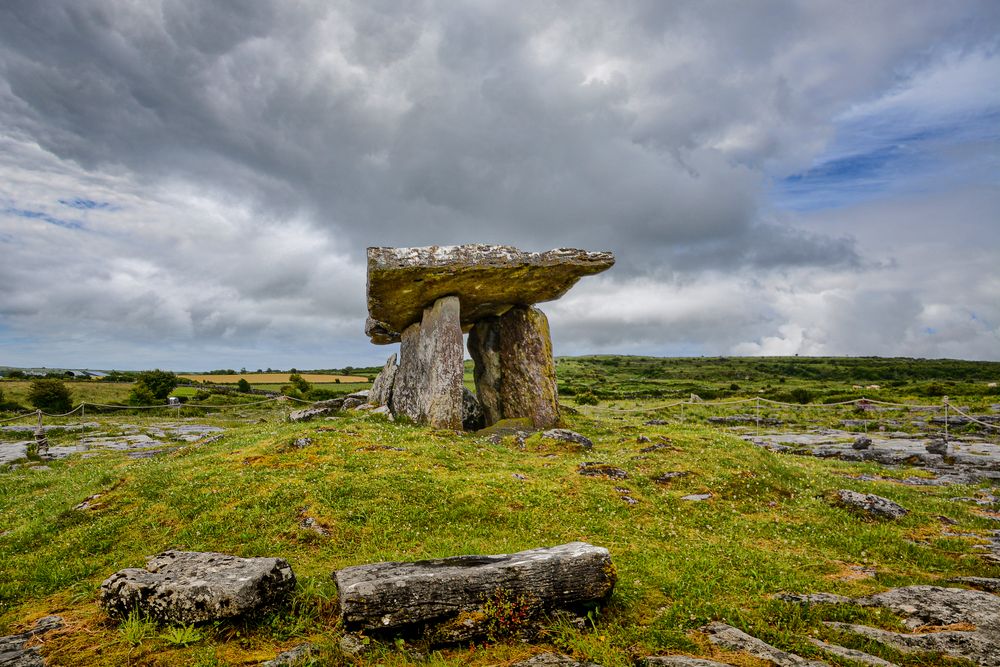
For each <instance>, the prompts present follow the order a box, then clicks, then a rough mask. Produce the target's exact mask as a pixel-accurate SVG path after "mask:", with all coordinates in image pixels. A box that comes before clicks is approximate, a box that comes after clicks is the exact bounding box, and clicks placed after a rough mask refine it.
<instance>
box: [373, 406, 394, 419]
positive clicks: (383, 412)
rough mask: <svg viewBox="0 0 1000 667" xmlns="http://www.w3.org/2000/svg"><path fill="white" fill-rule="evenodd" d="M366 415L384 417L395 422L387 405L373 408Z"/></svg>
mask: <svg viewBox="0 0 1000 667" xmlns="http://www.w3.org/2000/svg"><path fill="white" fill-rule="evenodd" d="M368 414H370V415H378V416H380V417H384V418H386V419H388V420H389V421H391V422H393V421H396V418H395V417H393V416H392V410H390V409H389V406H388V405H383V406H381V407H377V408H373V409H372V410H371V411H369V413H368Z"/></svg>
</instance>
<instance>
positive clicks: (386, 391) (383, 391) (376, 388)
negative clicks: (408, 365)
mask: <svg viewBox="0 0 1000 667" xmlns="http://www.w3.org/2000/svg"><path fill="white" fill-rule="evenodd" d="M398 370H399V366H397V365H396V353H395V352H393V353H392V354H391V355H390V356H389V358H388V359H386V362H385V365H384V366H383V367H382V370H381V371H380V372H379V374H378V375H377V376H376V377H375V381H374V382H373V383H372V388H371V391H370V392H368V403H369V404H370V405H373V406H375V407H376V408H380V407H382V406H383V405H389V399H390V398H392V386H393V384H395V382H396V372H397V371H398Z"/></svg>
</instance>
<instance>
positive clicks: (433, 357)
mask: <svg viewBox="0 0 1000 667" xmlns="http://www.w3.org/2000/svg"><path fill="white" fill-rule="evenodd" d="M614 263H615V258H614V255H612V254H611V253H610V252H588V251H586V250H576V249H570V248H560V249H558V250H549V251H548V252H540V253H534V252H523V251H521V250H518V249H517V248H512V247H510V246H496V245H462V246H428V247H424V248H368V320H367V322H366V324H365V333H366V334H367V335H368V336H369V337H370V338H371V340H372V342H373V343H375V344H378V345H384V344H390V343H397V342H398V343H400V350H399V364H398V365H397V364H396V355H392V356H390V357H389V360H388V361H387V362H386V364H385V367H384V368H383V369H382V372H381V373H380V374H379V375H378V377H377V378H376V379H375V382H374V384H373V386H372V391H371V393H370V394H369V397H368V401H369V403H370V404H371V405H373V406H375V407H381V406H383V405H385V406H388V407H389V408H390V410H391V411H392V413H393V414H394V415H395V416H397V417H399V416H405V417H407V418H409V419H411V420H412V421H414V422H416V423H420V424H427V425H430V426H432V427H435V428H444V429H454V430H459V429H462V428H463V427H464V428H466V429H467V430H468V429H472V428H481V427H484V426H491V425H493V424H495V423H496V422H498V421H500V420H502V419H517V418H528V419H530V420H531V422H532V424H533V425H534V427H535V428H540V429H544V428H551V427H553V426H555V425H557V424H558V422H559V403H558V393H557V390H556V373H555V362H554V360H553V358H552V341H551V338H550V336H549V323H548V319H547V318H546V317H545V314H544V313H543V312H542V311H541V310H539V309H538V308H536V307H535V305H534V304H536V303H541V302H544V301H553V300H555V299H558V298H559V297H561V296H562V295H563V294H565V293H566V292H567V291H568V290H569V289H570V288H571V287H572V286H573V285H575V284H576V282H577V281H578V280H579V279H580V278H582V277H583V276H588V275H593V274H595V273H600V272H601V271H605V270H606V269H609V268H611V266H613V265H614ZM465 333H468V334H469V341H468V348H469V354H470V356H471V357H472V360H473V363H474V365H475V370H474V379H475V385H476V395H475V396H472V395H471V393H469V392H468V391H467V390H464V387H463V384H462V378H463V374H464V367H463V359H464V350H463V346H462V342H463V334H465ZM470 396H471V398H472V399H475V400H474V401H473V400H470ZM477 404H478V408H477V407H476V405H477Z"/></svg>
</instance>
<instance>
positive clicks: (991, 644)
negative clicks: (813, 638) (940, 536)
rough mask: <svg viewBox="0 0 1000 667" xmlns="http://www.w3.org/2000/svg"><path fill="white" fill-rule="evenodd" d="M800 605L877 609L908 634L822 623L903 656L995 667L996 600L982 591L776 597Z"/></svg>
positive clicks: (999, 654) (923, 589)
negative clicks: (921, 654) (936, 656)
mask: <svg viewBox="0 0 1000 667" xmlns="http://www.w3.org/2000/svg"><path fill="white" fill-rule="evenodd" d="M776 597H777V598H779V599H783V600H786V601H789V602H797V603H800V604H855V605H859V606H863V607H881V608H884V609H888V610H890V611H892V612H894V613H896V614H899V615H900V616H902V617H903V623H904V624H905V625H906V626H907V627H908V628H910V630H911V631H912V632H911V633H903V632H892V631H889V630H883V629H881V628H873V627H869V626H865V625H857V624H852V623H839V622H827V623H826V625H827V626H829V627H832V628H836V629H838V630H842V631H845V632H850V633H853V634H857V635H861V636H863V637H867V638H869V639H873V640H875V641H877V642H880V643H882V644H886V645H889V646H892V647H894V648H896V649H898V650H900V651H903V652H905V653H912V652H916V651H929V652H937V653H944V654H945V655H949V656H951V657H954V658H965V659H967V660H971V661H972V662H974V663H976V664H977V665H981V667H1000V597H998V596H996V595H992V594H990V593H986V592H983V591H975V590H968V589H965V588H942V587H939V586H905V587H903V588H895V589H891V590H888V591H885V592H883V593H877V594H875V595H870V596H867V597H861V598H854V599H852V598H845V597H842V596H837V595H830V594H827V593H816V594H812V595H787V594H785V595H779V596H776Z"/></svg>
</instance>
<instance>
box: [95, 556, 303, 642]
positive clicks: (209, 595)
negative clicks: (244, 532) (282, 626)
mask: <svg viewBox="0 0 1000 667" xmlns="http://www.w3.org/2000/svg"><path fill="white" fill-rule="evenodd" d="M294 588H295V574H294V573H293V572H292V568H291V566H290V565H289V564H288V563H287V562H286V561H285V560H284V559H282V558H240V557H238V556H230V555H227V554H220V553H212V552H197V551H164V552H163V553H161V554H159V555H157V556H153V557H151V558H149V559H148V560H147V563H146V568H145V569H140V568H127V569H124V570H120V571H118V572H116V573H115V574H113V575H111V576H110V577H108V578H107V579H105V580H104V583H102V584H101V591H100V604H101V606H102V607H103V608H104V610H105V611H107V613H108V614H109V615H111V616H113V617H118V618H121V617H124V616H127V615H128V614H129V612H131V611H132V610H133V609H138V610H139V612H140V613H142V614H144V615H146V616H148V617H150V618H152V619H155V620H157V621H160V622H163V623H181V624H188V623H201V622H204V621H216V620H222V619H227V618H235V617H238V616H244V615H247V614H254V613H258V612H262V611H266V610H269V609H273V608H276V607H279V606H281V605H282V604H284V602H285V601H286V599H287V598H288V595H289V594H290V593H291V592H292V590H293V589H294Z"/></svg>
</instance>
